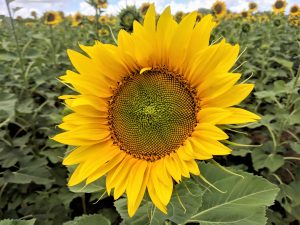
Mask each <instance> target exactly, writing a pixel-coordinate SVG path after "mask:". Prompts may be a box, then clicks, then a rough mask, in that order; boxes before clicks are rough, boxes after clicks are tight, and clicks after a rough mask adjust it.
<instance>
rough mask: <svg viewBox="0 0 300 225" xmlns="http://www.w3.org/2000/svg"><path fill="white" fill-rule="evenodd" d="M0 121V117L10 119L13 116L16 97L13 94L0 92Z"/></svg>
mask: <svg viewBox="0 0 300 225" xmlns="http://www.w3.org/2000/svg"><path fill="white" fill-rule="evenodd" d="M0 99H1V100H0V123H1V119H3V118H4V119H7V118H9V119H11V118H13V117H14V116H15V105H16V102H17V98H16V96H15V95H14V94H8V93H0Z"/></svg>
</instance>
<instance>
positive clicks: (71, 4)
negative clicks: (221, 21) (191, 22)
mask: <svg viewBox="0 0 300 225" xmlns="http://www.w3.org/2000/svg"><path fill="white" fill-rule="evenodd" d="M250 1H255V2H257V3H258V4H259V10H260V11H267V10H271V7H272V4H273V3H274V1H275V0H225V2H226V4H227V8H228V9H230V10H231V11H234V12H240V11H242V10H245V9H247V8H248V3H249V2H250ZM298 1H299V0H288V2H289V5H288V8H289V7H290V6H291V5H292V4H295V3H296V2H298ZM111 2H114V3H111ZM144 2H151V3H152V2H154V3H155V5H156V8H157V11H158V12H162V11H163V9H164V8H165V7H166V6H168V5H170V6H171V10H172V13H175V12H177V11H183V12H190V11H193V10H197V9H198V8H208V9H209V8H211V6H212V4H213V3H214V0H119V1H110V0H108V3H109V4H108V8H107V9H106V10H105V11H106V13H108V14H114V15H116V14H118V13H119V12H120V11H121V9H122V8H124V7H126V4H127V5H136V6H137V7H140V6H141V5H142V3H144ZM298 4H299V2H298ZM15 7H22V9H21V10H19V11H18V12H16V13H15V16H18V15H20V16H22V17H28V16H30V12H31V11H33V10H34V11H36V12H37V13H38V15H42V14H43V13H44V12H45V11H48V10H60V11H64V12H65V13H66V14H70V13H74V12H76V11H80V12H81V13H82V14H86V15H94V14H95V10H94V9H93V7H91V6H90V5H89V4H88V3H86V2H85V1H84V0H14V1H13V2H12V3H11V8H15ZM287 10H288V9H287ZM0 14H4V15H7V14H8V13H7V9H6V5H5V0H0Z"/></svg>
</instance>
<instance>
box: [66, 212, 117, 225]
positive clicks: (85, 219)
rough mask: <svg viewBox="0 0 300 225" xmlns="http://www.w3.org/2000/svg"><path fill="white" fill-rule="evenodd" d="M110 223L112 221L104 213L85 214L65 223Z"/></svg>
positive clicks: (88, 224) (103, 224)
mask: <svg viewBox="0 0 300 225" xmlns="http://www.w3.org/2000/svg"><path fill="white" fill-rule="evenodd" d="M100 224H101V225H110V224H111V223H110V221H109V220H108V219H106V218H105V217H104V216H102V215H97V214H96V215H83V216H80V217H76V218H75V219H74V220H73V221H69V222H66V223H64V224H63V225H100Z"/></svg>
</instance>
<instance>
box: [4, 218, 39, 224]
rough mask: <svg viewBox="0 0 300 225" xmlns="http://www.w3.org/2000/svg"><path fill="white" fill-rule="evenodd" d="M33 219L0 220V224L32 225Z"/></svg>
mask: <svg viewBox="0 0 300 225" xmlns="http://www.w3.org/2000/svg"><path fill="white" fill-rule="evenodd" d="M34 224H35V219H31V220H11V219H7V220H0V225H34Z"/></svg>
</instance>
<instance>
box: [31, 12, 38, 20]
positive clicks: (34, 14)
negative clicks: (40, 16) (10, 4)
mask: <svg viewBox="0 0 300 225" xmlns="http://www.w3.org/2000/svg"><path fill="white" fill-rule="evenodd" d="M30 15H31V16H32V17H33V18H34V19H36V18H37V13H36V11H34V10H33V11H31V12H30Z"/></svg>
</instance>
